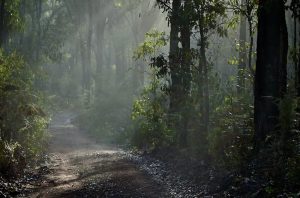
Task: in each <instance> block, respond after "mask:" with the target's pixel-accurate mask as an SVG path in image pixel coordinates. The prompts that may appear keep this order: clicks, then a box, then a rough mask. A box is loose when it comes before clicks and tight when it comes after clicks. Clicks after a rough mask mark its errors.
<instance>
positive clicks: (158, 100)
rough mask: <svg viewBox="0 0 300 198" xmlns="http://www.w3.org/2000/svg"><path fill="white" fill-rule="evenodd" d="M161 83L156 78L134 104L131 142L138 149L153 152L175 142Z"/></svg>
mask: <svg viewBox="0 0 300 198" xmlns="http://www.w3.org/2000/svg"><path fill="white" fill-rule="evenodd" d="M160 83H161V82H160V81H159V80H158V79H157V78H156V77H154V79H153V80H152V82H151V83H150V85H148V87H146V88H145V90H144V92H143V93H142V94H141V97H140V98H139V99H137V100H136V101H135V102H134V105H133V110H132V116H131V117H132V120H133V123H134V127H133V128H134V129H133V132H132V133H133V134H132V137H131V142H132V144H133V145H134V146H136V147H138V148H144V149H145V148H146V149H147V150H148V149H149V150H152V149H155V148H158V147H165V146H169V145H170V144H172V142H173V141H174V134H173V132H172V130H170V129H169V127H168V125H167V104H166V102H165V101H167V100H166V95H165V93H164V92H163V91H161V84H160Z"/></svg>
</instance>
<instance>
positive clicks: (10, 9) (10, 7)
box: [5, 0, 24, 31]
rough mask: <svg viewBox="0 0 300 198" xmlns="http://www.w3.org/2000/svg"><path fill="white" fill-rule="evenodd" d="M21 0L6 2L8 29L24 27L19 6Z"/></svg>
mask: <svg viewBox="0 0 300 198" xmlns="http://www.w3.org/2000/svg"><path fill="white" fill-rule="evenodd" d="M20 2H21V0H9V1H6V2H5V11H6V17H7V19H6V21H7V27H6V28H8V31H11V30H20V29H22V28H23V25H24V23H23V20H22V19H21V17H20V13H19V8H20Z"/></svg>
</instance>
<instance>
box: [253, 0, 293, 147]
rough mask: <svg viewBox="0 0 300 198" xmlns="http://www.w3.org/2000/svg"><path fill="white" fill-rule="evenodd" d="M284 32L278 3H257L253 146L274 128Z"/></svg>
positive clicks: (282, 80) (282, 88) (283, 76)
mask: <svg viewBox="0 0 300 198" xmlns="http://www.w3.org/2000/svg"><path fill="white" fill-rule="evenodd" d="M287 53H288V33H287V27H286V21H285V8H284V3H283V1H282V0H260V1H259V10H258V39H257V63H256V75H255V104H254V106H255V107H254V123H255V147H256V149H257V150H259V149H261V147H263V144H264V143H265V138H266V137H267V135H268V134H272V132H274V131H275V130H276V129H277V128H276V127H277V126H278V123H279V122H278V116H279V109H278V105H277V101H276V99H279V98H282V97H283V96H284V94H285V93H286V86H287Z"/></svg>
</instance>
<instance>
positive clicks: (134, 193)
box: [26, 113, 165, 197]
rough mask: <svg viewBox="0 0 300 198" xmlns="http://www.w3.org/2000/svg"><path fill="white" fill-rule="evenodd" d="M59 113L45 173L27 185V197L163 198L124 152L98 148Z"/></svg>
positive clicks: (160, 189) (157, 186) (68, 117)
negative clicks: (28, 191)
mask: <svg viewBox="0 0 300 198" xmlns="http://www.w3.org/2000/svg"><path fill="white" fill-rule="evenodd" d="M71 118H72V114H71V113H62V114H60V115H58V116H57V117H55V118H54V120H53V122H52V123H51V125H50V127H49V128H50V134H51V136H52V138H51V141H50V145H49V154H48V160H47V161H48V163H46V165H45V166H42V167H40V169H44V170H43V172H44V174H43V175H42V176H41V178H40V179H39V180H37V181H38V182H33V183H32V184H31V185H28V186H27V190H28V189H30V191H31V193H29V194H27V195H26V197H165V196H164V192H165V190H164V188H163V187H162V186H161V185H160V184H159V183H157V182H156V181H154V180H153V178H152V177H151V176H150V175H149V174H147V173H146V172H145V171H143V170H141V169H140V168H139V167H138V166H137V165H136V163H135V162H134V161H133V160H130V159H129V158H128V155H127V154H126V152H124V151H123V150H121V149H118V148H117V147H113V146H106V145H101V144H100V145H99V143H97V142H96V141H95V140H94V139H93V138H91V137H89V136H88V135H87V134H84V132H83V131H80V130H79V129H78V128H77V127H75V126H74V125H73V124H72V123H71Z"/></svg>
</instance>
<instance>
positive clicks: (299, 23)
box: [295, 16, 300, 97]
mask: <svg viewBox="0 0 300 198" xmlns="http://www.w3.org/2000/svg"><path fill="white" fill-rule="evenodd" d="M298 27H299V30H298V31H299V38H298V39H299V45H298V50H299V52H298V67H297V71H296V74H295V75H296V76H298V77H297V83H296V84H297V85H298V87H297V88H296V89H297V96H298V97H300V16H299V17H298Z"/></svg>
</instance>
